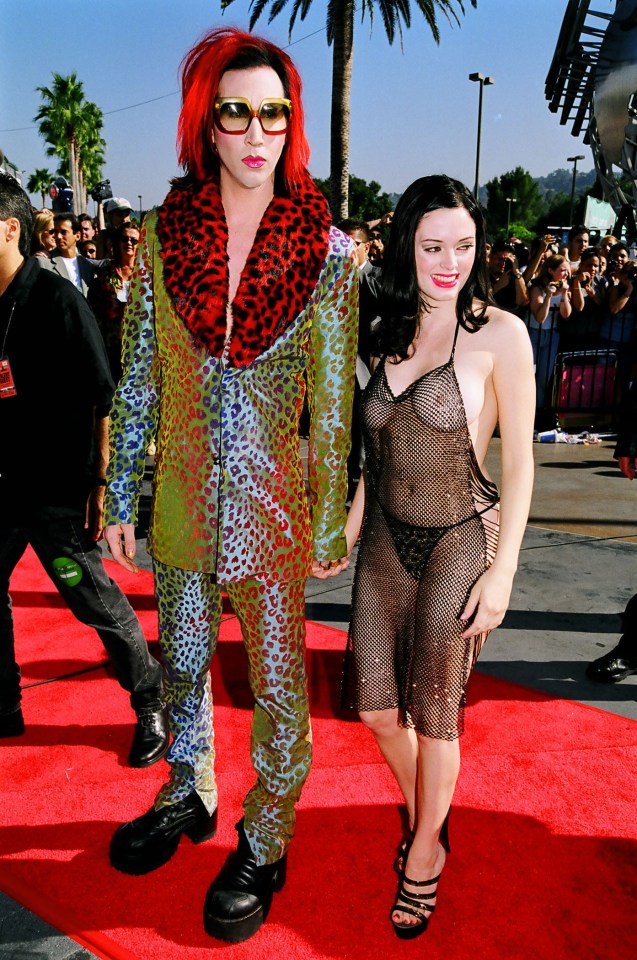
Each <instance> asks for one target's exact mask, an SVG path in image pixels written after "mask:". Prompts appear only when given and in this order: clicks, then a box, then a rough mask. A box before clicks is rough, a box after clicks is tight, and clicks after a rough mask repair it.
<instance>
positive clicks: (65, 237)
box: [55, 220, 80, 257]
mask: <svg viewBox="0 0 637 960" xmlns="http://www.w3.org/2000/svg"><path fill="white" fill-rule="evenodd" d="M79 239H80V235H79V233H73V227H72V225H71V221H70V220H60V221H59V223H57V224H56V227H55V244H56V246H57V248H58V250H59V251H60V253H61V254H62V256H63V257H76V256H77V251H76V246H77V242H78V240H79Z"/></svg>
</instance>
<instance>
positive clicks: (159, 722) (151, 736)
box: [128, 700, 170, 767]
mask: <svg viewBox="0 0 637 960" xmlns="http://www.w3.org/2000/svg"><path fill="white" fill-rule="evenodd" d="M135 713H136V714H137V725H136V727H135V735H134V736H133V743H132V746H131V748H130V753H129V755H128V764H129V766H131V767H150V766H151V764H153V763H157V761H158V760H161V758H162V757H164V756H166V754H167V753H168V747H169V746H170V737H169V734H168V722H167V718H166V708H165V707H164V705H163V703H162V702H161V700H155V701H153V702H152V703H148V704H145V705H144V706H143V707H137V708H136V709H135Z"/></svg>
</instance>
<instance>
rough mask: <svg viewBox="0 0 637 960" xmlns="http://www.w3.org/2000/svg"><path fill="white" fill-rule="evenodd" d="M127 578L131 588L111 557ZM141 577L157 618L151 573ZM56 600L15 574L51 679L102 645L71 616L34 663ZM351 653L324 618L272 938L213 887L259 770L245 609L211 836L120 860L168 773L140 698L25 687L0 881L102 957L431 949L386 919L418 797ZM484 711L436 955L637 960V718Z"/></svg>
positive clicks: (487, 684) (470, 742)
mask: <svg viewBox="0 0 637 960" xmlns="http://www.w3.org/2000/svg"><path fill="white" fill-rule="evenodd" d="M109 573H110V574H111V576H113V577H114V578H116V579H118V580H119V579H120V576H119V574H120V573H121V574H122V577H123V580H124V581H125V580H126V579H127V575H126V574H125V573H124V571H122V570H121V568H119V567H116V565H115V564H112V563H111V564H109ZM132 579H134V580H135V583H136V585H137V589H139V588H140V587H141V586H142V585H143V586H144V587H145V590H146V599H147V600H148V603H147V604H146V605H147V606H149V607H150V606H151V588H152V577H151V575H150V574H147V573H142V574H140V575H139V576H138V577H136V578H132ZM122 582H123V581H122ZM49 591H50V587H49V584H48V581H47V579H46V577H45V575H44V574H43V572H42V570H41V568H40V567H39V564H38V563H37V561H36V560H35V559H34V557H33V555H32V553H31V551H28V552H27V554H26V555H25V557H24V558H23V560H22V561H21V563H20V565H19V566H18V568H17V570H16V571H15V574H14V577H13V578H12V592H13V595H14V597H17V599H18V601H19V602H18V604H17V605H16V610H15V612H16V645H17V648H18V650H19V656H20V659H21V660H22V663H23V665H25V666H26V665H28V666H29V671H30V673H31V674H34V673H35V674H37V675H38V676H39V677H40V678H42V679H44V677H45V676H46V675H47V672H48V675H49V677H53V676H55V675H56V673H55V671H56V669H57V664H58V663H59V661H60V660H62V661H69V662H74V661H76V660H77V659H78V658H80V657H83V656H84V650H85V637H86V633H87V628H85V627H81V625H79V624H77V623H76V621H75V620H74V619H73V618H72V617H71V615H70V614H68V613H67V612H66V611H64V610H61V609H59V608H58V607H53V608H51V610H50V615H51V617H52V619H53V620H55V618H57V617H58V616H61V615H64V617H65V621H64V622H65V625H66V629H65V631H64V632H62V631H60V632H59V633H56V635H55V639H53V640H50V642H49V645H48V648H46V647H43V648H42V649H41V650H40V652H39V653H38V654H37V655H36V654H35V653H34V650H33V646H32V641H33V640H34V639H35V637H34V633H35V631H32V630H31V629H30V626H31V624H32V622H33V621H32V619H31V618H32V616H33V608H31V607H30V606H29V605H28V604H27V602H26V601H27V600H29V598H34V599H36V598H37V597H38V595H39V594H40V593H41V592H44V594H45V598H48V597H49V596H50V593H49ZM138 599H141V596H139V595H138ZM35 609H36V611H37V612H38V614H40V615H41V614H42V613H43V610H44V609H45V608H44V607H42V606H37V607H36V608H35ZM41 622H42V623H44V621H41ZM88 632H89V633H90V631H88ZM345 639H346V638H345V635H344V634H343V633H342V632H340V631H338V630H334V629H331V628H329V627H322V626H319V625H317V624H312V623H308V647H309V650H308V673H309V685H310V695H311V701H312V716H313V729H314V764H313V767H312V772H311V774H310V777H309V780H308V783H307V785H306V787H305V789H304V791H303V795H302V797H301V802H300V804H299V808H298V823H297V835H296V837H295V840H294V843H293V845H292V848H291V851H290V858H289V869H288V880H287V884H286V886H285V887H284V889H283V890H282V891H281V893H278V894H276V895H275V897H274V900H273V904H272V909H271V912H270V916H269V918H268V921H267V923H266V924H265V925H264V926H263V928H262V929H261V930H260V931H259V932H258V934H257V935H256V936H255V937H254V938H252V939H251V940H248V941H247V942H246V943H243V944H238V945H236V946H230V945H223V944H221V943H219V942H218V941H215V940H212V939H211V938H209V937H208V936H207V935H206V934H205V932H204V930H203V925H202V906H203V901H204V898H205V894H206V890H207V888H208V886H209V884H210V882H211V881H212V879H213V878H214V876H215V875H216V873H217V871H218V870H219V869H220V867H221V865H222V863H223V861H224V859H225V857H226V855H227V853H228V851H230V850H231V849H234V846H235V843H236V833H235V830H234V824H235V823H236V822H237V820H238V819H239V817H240V816H241V800H242V797H243V795H244V793H245V791H246V790H247V788H248V787H249V786H250V785H251V783H252V782H253V778H254V774H253V771H252V769H251V767H250V762H249V758H248V747H249V728H250V719H251V711H250V707H251V696H250V692H249V689H248V687H247V683H246V659H245V653H244V651H243V646H242V643H241V641H240V631H239V627H238V624H237V622H236V619H235V618H234V617H230V618H228V619H226V620H225V622H224V624H223V627H222V631H221V638H220V644H219V652H218V656H217V657H215V660H214V666H213V678H212V682H213V690H214V694H215V700H216V713H215V720H216V723H215V726H216V731H217V752H218V753H217V756H218V762H217V773H218V780H219V791H220V816H219V832H218V834H217V836H216V837H215V838H214V840H211V841H209V842H207V843H204V844H200V845H197V846H195V845H193V844H192V843H191V842H190V841H189V840H187V839H186V838H184V839H182V841H181V843H180V846H179V849H178V851H177V853H176V854H175V856H174V857H173V859H172V860H171V861H170V862H169V863H168V864H166V866H164V867H162V868H161V869H160V870H157V871H155V872H154V873H151V874H148V875H147V876H142V877H129V876H125V875H124V874H120V873H118V872H117V871H115V870H113V869H112V868H111V867H110V866H109V864H108V846H109V842H110V838H111V835H112V833H113V831H114V829H115V827H116V826H117V825H118V824H119V823H121V822H123V821H124V820H127V819H129V818H131V817H136V816H138V815H139V814H140V813H141V812H143V811H144V810H146V809H148V807H149V806H150V805H151V802H152V799H153V797H154V794H155V792H156V790H157V789H158V787H159V785H160V784H161V783H162V782H163V781H164V779H165V777H166V773H167V767H166V764H165V763H163V762H160V763H159V764H156V765H155V766H153V767H151V768H150V769H148V770H131V769H130V768H128V767H126V766H125V763H126V756H127V753H128V748H129V746H130V740H131V736H132V730H133V726H132V714H131V710H130V707H129V705H128V698H127V696H126V694H124V693H123V691H122V690H121V689H120V688H119V686H118V685H117V683H116V681H115V680H114V679H113V677H112V676H109V675H108V673H107V672H106V670H104V669H100V670H97V671H93V672H89V673H84V674H83V675H81V676H76V677H69V678H67V679H64V680H57V681H56V682H54V683H44V684H41V685H38V686H32V687H30V688H28V689H26V690H25V692H24V704H23V707H24V713H25V718H26V724H27V731H26V734H25V735H24V737H20V738H17V739H15V740H3V741H0V758H1V759H0V762H1V763H2V778H0V810H2V818H1V821H0V854H1V859H0V888H1V889H3V890H4V891H6V892H7V893H8V894H9V895H11V896H13V897H15V898H16V899H18V900H19V901H20V902H22V903H24V904H25V905H26V906H27V907H29V908H30V909H32V910H34V911H36V912H37V913H39V914H40V915H41V916H43V917H44V918H45V919H46V920H48V922H50V923H53V924H54V925H55V926H56V927H58V928H60V929H62V930H63V931H64V932H65V933H67V934H68V935H69V936H71V937H73V938H75V939H76V940H78V942H80V943H82V944H83V945H85V946H86V947H88V949H89V950H92V951H93V952H94V953H96V954H97V955H98V956H99V957H103V958H106V960H157V958H158V957H161V958H162V960H209V958H210V957H211V956H213V955H215V954H217V953H218V954H219V955H220V954H221V952H222V951H223V956H224V958H227V960H277V958H285V960H335V958H350V960H358V958H361V957H364V958H365V960H387V958H388V957H397V958H399V960H400V958H403V957H404V958H405V960H412V958H414V957H417V956H418V957H419V956H423V955H424V954H423V953H422V950H421V948H420V947H418V948H417V949H414V947H413V946H412V945H411V944H404V945H403V944H401V943H400V942H399V941H397V940H396V937H395V935H394V933H393V930H392V928H391V925H390V922H389V911H390V907H391V904H392V902H393V897H394V894H395V888H396V877H395V874H394V872H393V870H392V863H393V859H394V855H395V846H396V845H397V843H398V841H399V839H400V818H399V813H398V809H397V807H398V804H399V801H400V796H399V792H398V789H397V787H396V784H395V781H394V779H393V777H392V775H391V774H390V773H389V771H388V769H387V766H386V764H385V763H384V761H383V759H382V757H381V756H380V754H379V751H378V749H377V748H376V746H375V744H374V741H373V739H372V737H371V735H370V734H369V732H368V731H367V730H365V729H364V728H363V726H362V724H360V723H359V722H358V721H357V720H356V719H355V718H354V717H352V716H351V714H349V713H347V714H345V713H344V712H342V711H341V710H340V708H339V707H338V683H339V678H340V669H341V663H342V655H343V649H344V646H345ZM487 649H488V647H487ZM36 657H37V658H38V667H37V669H34V663H33V661H34V659H36ZM468 700H469V702H468V705H467V733H466V735H465V736H464V737H463V740H462V751H463V763H462V768H461V772H460V779H459V782H458V788H457V790H456V796H455V798H454V808H453V811H452V815H451V821H450V839H451V851H452V852H451V854H450V856H449V858H448V861H447V864H446V866H445V869H444V871H443V876H442V880H441V882H440V886H439V897H438V905H437V908H436V914H435V916H434V918H433V920H432V921H431V925H430V927H429V930H428V931H427V934H426V948H427V949H426V956H427V958H428V960H454V958H460V957H462V958H464V957H467V956H468V957H472V956H474V957H479V958H480V960H504V958H509V957H538V958H548V957H551V958H557V960H571V958H573V957H578V958H586V960H594V958H600V957H603V958H604V960H626V957H627V956H630V955H631V950H630V946H629V945H630V943H633V942H634V937H635V934H634V891H635V887H636V885H637V856H636V855H635V853H636V849H637V824H636V823H635V817H634V802H635V786H634V771H635V761H636V760H637V724H636V723H635V722H634V721H631V720H626V719H624V718H622V717H618V716H615V715H613V714H609V713H605V712H604V711H602V710H595V709H592V708H589V707H583V706H580V705H579V704H577V703H571V702H566V701H563V700H558V699H555V698H553V697H550V696H545V695H544V694H541V693H537V692H535V691H532V690H528V689H526V688H524V687H521V686H517V685H514V684H510V683H505V682H503V681H500V680H495V679H492V678H488V677H485V676H484V675H481V674H479V673H475V674H474V675H473V677H472V679H471V683H470V687H469V698H468ZM595 905H596V908H597V909H595ZM591 910H593V913H592V914H591ZM591 917H593V919H591ZM600 918H603V922H601V920H600ZM422 942H423V944H424V943H425V941H422Z"/></svg>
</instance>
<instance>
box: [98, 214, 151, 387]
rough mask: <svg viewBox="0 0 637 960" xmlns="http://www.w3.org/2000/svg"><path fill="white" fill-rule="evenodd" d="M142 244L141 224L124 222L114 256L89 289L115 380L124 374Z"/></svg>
mask: <svg viewBox="0 0 637 960" xmlns="http://www.w3.org/2000/svg"><path fill="white" fill-rule="evenodd" d="M138 244H139V227H138V226H137V224H136V223H132V222H130V221H128V222H125V223H120V225H119V227H118V228H117V230H116V231H115V238H114V242H113V259H112V260H105V261H103V263H102V266H101V267H100V269H99V270H98V271H97V273H96V275H95V277H94V278H93V280H92V281H91V284H90V286H89V289H88V302H89V304H90V305H91V308H92V310H93V313H94V314H95V316H96V318H97V323H98V326H99V328H100V333H101V334H102V337H103V338H104V343H105V344H106V352H107V353H108V362H109V364H110V367H111V375H112V377H113V380H114V381H115V383H119V381H120V379H121V376H122V324H123V321H124V310H125V308H126V304H127V303H128V298H129V296H130V282H131V277H132V275H133V267H134V266H135V254H136V253H137V245H138Z"/></svg>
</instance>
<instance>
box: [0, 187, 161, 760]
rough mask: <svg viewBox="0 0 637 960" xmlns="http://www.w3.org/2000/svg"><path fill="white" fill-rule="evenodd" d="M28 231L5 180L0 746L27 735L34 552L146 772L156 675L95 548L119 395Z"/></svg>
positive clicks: (156, 752)
mask: <svg viewBox="0 0 637 960" xmlns="http://www.w3.org/2000/svg"><path fill="white" fill-rule="evenodd" d="M31 224H32V213H31V205H30V203H29V199H28V197H27V195H26V193H24V191H23V190H22V188H21V187H20V186H19V184H18V183H17V181H16V180H14V179H13V177H10V176H8V175H0V438H1V442H0V737H7V736H19V735H20V734H22V733H23V732H24V719H23V715H22V708H21V699H22V694H21V689H20V668H19V666H18V663H17V661H16V658H15V642H14V630H13V617H12V612H11V598H10V595H9V579H10V577H11V574H12V572H13V570H14V569H15V567H16V566H17V564H18V562H19V561H20V558H21V557H22V555H23V554H24V552H25V550H26V548H27V546H28V545H29V544H30V545H31V547H32V548H33V550H34V552H35V553H36V555H37V557H38V559H39V560H40V562H41V563H42V566H43V567H44V569H45V570H46V572H47V574H48V575H49V576H50V578H51V580H52V581H53V583H54V584H55V586H56V587H57V589H58V591H59V592H60V594H61V595H62V597H63V598H64V600H65V601H66V603H67V604H68V606H69V608H70V609H71V612H72V613H73V614H74V615H75V616H76V617H77V619H78V620H80V621H81V622H82V623H86V624H88V625H90V626H92V627H94V628H95V629H96V630H97V633H98V635H99V637H100V639H101V641H102V643H103V644H104V647H105V648H106V651H107V653H108V655H109V657H110V660H111V663H112V664H113V667H114V669H115V673H116V676H117V679H118V681H119V683H120V684H121V686H122V687H123V688H124V689H125V690H127V691H128V692H129V693H130V699H131V705H132V707H133V709H134V710H135V712H136V714H137V725H136V728H135V736H134V739H133V744H132V747H131V751H130V755H129V763H130V764H131V766H135V767H145V766H149V765H150V764H152V763H155V762H156V761H157V760H159V759H160V758H161V757H163V756H164V754H165V753H166V751H167V750H168V745H169V743H168V741H169V737H168V733H167V726H166V718H165V708H164V705H163V702H162V680H161V677H162V671H161V667H160V665H159V663H158V662H157V661H156V660H155V659H154V658H153V657H152V656H151V655H150V653H149V650H148V645H147V643H146V640H145V638H144V635H143V633H142V630H141V626H140V624H139V621H138V620H137V617H136V616H135V613H134V612H133V610H132V608H131V606H130V604H129V602H128V600H127V599H126V597H125V596H124V594H123V593H122V591H121V590H120V588H119V586H118V585H117V584H116V583H115V582H114V581H112V580H111V579H110V578H109V577H108V576H107V573H106V570H105V568H104V564H103V562H102V552H101V550H100V548H99V546H98V544H97V541H98V540H99V539H100V537H101V527H102V504H103V499H104V487H105V481H104V479H103V478H104V474H105V471H106V465H107V460H108V412H109V407H110V403H111V399H112V395H113V390H114V384H113V380H112V378H111V375H110V371H109V366H108V359H107V356H106V350H105V347H104V342H103V340H102V337H101V335H100V332H99V329H98V327H97V323H96V320H95V317H94V316H93V314H92V312H91V310H90V308H89V307H88V305H87V304H86V301H85V300H84V298H83V297H82V295H81V294H80V293H79V291H78V290H76V289H75V287H74V286H73V284H71V283H68V281H66V280H64V279H63V278H62V277H60V276H57V275H56V274H55V273H53V272H52V271H49V270H42V269H41V268H40V266H39V264H38V261H37V259H36V258H35V257H30V258H28V250H29V239H30V232H31Z"/></svg>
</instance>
